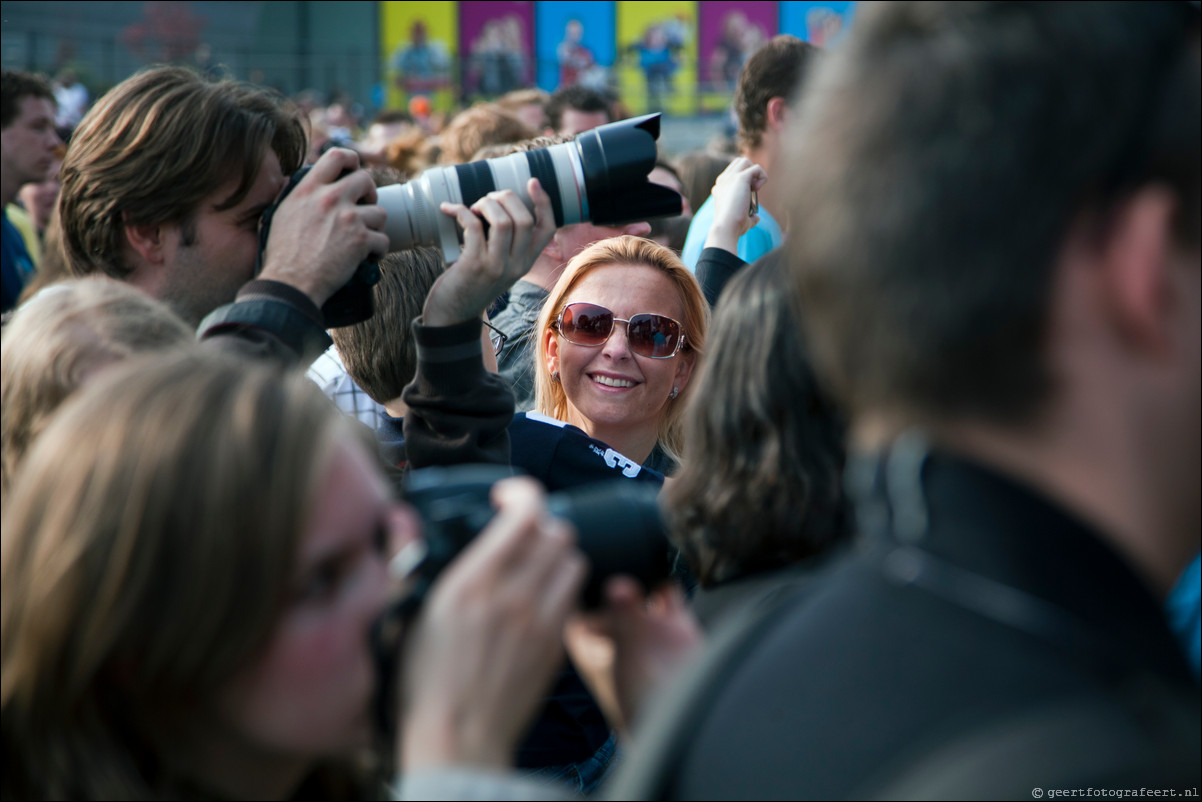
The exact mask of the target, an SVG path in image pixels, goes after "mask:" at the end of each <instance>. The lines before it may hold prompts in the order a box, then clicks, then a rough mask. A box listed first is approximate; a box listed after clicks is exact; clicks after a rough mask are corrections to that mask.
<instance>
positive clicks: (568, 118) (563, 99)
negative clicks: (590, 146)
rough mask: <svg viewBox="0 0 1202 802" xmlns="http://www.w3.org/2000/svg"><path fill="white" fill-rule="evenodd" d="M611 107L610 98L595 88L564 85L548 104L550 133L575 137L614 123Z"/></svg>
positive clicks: (548, 131)
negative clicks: (583, 132)
mask: <svg viewBox="0 0 1202 802" xmlns="http://www.w3.org/2000/svg"><path fill="white" fill-rule="evenodd" d="M609 109H610V100H609V98H608V97H606V96H605V95H604V94H602V93H601V92H598V91H597V90H596V89H589V88H588V87H587V86H580V85H579V84H577V85H575V86H568V87H564V88H563V89H559V90H557V91H556V92H555V93H554V94H553V95H551V100H550V101H548V103H547V128H548V130H547V133H548V134H552V133H553V134H558V135H560V136H575V135H576V134H579V133H581V132H582V131H589V130H592V129H593V128H596V127H597V126H599V125H605V124H606V123H609V122H613V118H612V117H611V116H610V110H609Z"/></svg>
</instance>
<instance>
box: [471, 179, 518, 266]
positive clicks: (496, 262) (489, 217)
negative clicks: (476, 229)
mask: <svg viewBox="0 0 1202 802" xmlns="http://www.w3.org/2000/svg"><path fill="white" fill-rule="evenodd" d="M499 194H500V193H497V192H490V193H488V194H487V195H485V196H484V197H483V198H480V200H478V201H476V202H475V203H473V204H472V211H473V212H475V213H476V214H478V215H480V217H482V218H484V220H486V221H487V222H488V237H487V240H486V242H485V245H484V248H485V253H486V254H487V260H486V262H485V263H484V265H483V266H484V268H485V270H486V271H487V275H488V276H489V278H491V279H497V278H499V277H500V276H501V274H502V272H503V270H504V267H505V261H506V259H508V258H509V250H510V248H511V247H512V243H513V229H514V224H513V218H511V217H510V216H509V213H508V212H506V211H505V207H504V206H502V205H501V202H500V199H499V198H498V195H499Z"/></svg>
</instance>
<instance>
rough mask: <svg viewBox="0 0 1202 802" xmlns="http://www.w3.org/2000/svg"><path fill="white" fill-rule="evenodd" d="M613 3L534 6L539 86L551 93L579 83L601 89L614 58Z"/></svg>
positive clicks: (546, 0) (545, 1) (542, 1)
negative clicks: (562, 87) (561, 87)
mask: <svg viewBox="0 0 1202 802" xmlns="http://www.w3.org/2000/svg"><path fill="white" fill-rule="evenodd" d="M615 16H616V11H615V7H614V4H613V2H603V1H601V0H598V2H590V3H583V2H582V3H564V2H550V1H549V0H540V2H537V3H535V5H534V42H535V54H536V57H537V59H538V86H539V88H540V89H545V90H547V91H548V92H554V91H555V90H556V89H558V88H559V87H560V86H569V85H571V84H575V83H579V84H584V85H585V86H592V87H593V88H596V89H603V88H605V86H606V85H607V84H608V82H609V76H610V72H611V70H612V68H613V64H614V56H615V55H616V41H617V32H616V30H615V27H614V19H615Z"/></svg>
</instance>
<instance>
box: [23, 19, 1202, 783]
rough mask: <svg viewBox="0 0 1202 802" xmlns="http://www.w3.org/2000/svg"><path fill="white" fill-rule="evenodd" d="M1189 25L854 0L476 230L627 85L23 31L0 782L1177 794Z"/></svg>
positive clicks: (1193, 51)
mask: <svg viewBox="0 0 1202 802" xmlns="http://www.w3.org/2000/svg"><path fill="white" fill-rule="evenodd" d="M1200 23H1202V14H1200V12H1199V8H1198V4H1197V3H1187V2H1151V3H1149V2H1138V3H1137V2H1129V3H1108V4H1075V3H1048V4H1017V3H1009V2H984V3H971V4H970V3H934V4H932V3H910V2H902V3H881V4H864V7H863V8H861V9H860V10H859V11H858V12H857V18H856V23H855V25H853V26H852V27H851V29H850V30H849V31H848V32H847V35H846V37H845V38H844V39H843V40H842V41H841V43H840V45H839V46H838V47H837V48H835V49H832V50H830V51H829V52H828V51H825V50H821V49H819V48H817V47H814V46H812V45H810V44H807V43H805V42H802V41H801V40H799V39H797V38H795V37H792V36H784V35H782V36H777V37H774V38H773V39H771V40H769V41H767V42H764V43H762V44H761V45H759V46H758V48H757V49H755V51H754V52H752V53H750V55H748V56H747V57H746V59H745V60H744V61H743V62H742V63H741V67H740V69H739V70H738V72H737V74H734V73H732V76H731V77H732V78H733V79H735V83H736V86H735V97H734V112H735V114H736V115H737V118H738V121H739V131H738V141H737V147H736V150H734V151H717V150H707V151H704V152H700V151H699V152H693V153H685V154H671V153H668V152H665V151H661V152H660V153H659V157H658V159H656V160H655V163H654V169H649V171H648V176H647V177H646V181H647V182H650V183H652V184H656V185H660V186H664V187H668V188H670V189H671V190H673V192H675V193H678V194H679V195H680V213H679V214H677V215H672V216H669V217H666V218H659V219H654V220H640V219H627V220H625V221H620V222H615V221H609V222H608V223H607V224H604V225H602V224H599V223H595V222H588V221H585V222H578V223H571V224H567V225H557V222H556V218H557V216H559V217H560V219H561V220H562V209H561V208H560V207H561V205H562V203H563V198H562V195H561V190H562V187H560V186H558V185H557V186H549V185H548V186H544V184H543V183H542V182H540V180H539V178H538V177H529V178H527V177H525V176H523V177H522V178H521V179H520V180H518V181H516V183H513V184H511V185H509V186H502V187H499V188H494V187H484V188H483V189H480V191H479V192H478V193H477V194H475V195H473V196H472V197H470V198H469V197H460V200H463V201H464V202H455V201H454V200H451V201H447V202H444V203H442V204H441V206H440V207H439V208H438V209H437V211H436V212H432V213H434V214H438V215H443V216H444V219H446V220H453V221H454V224H455V228H456V231H457V233H458V242H457V243H456V248H455V250H456V251H457V253H456V254H455V255H454V258H450V257H448V256H447V253H448V251H447V250H446V248H445V244H443V245H444V247H440V243H439V242H427V243H422V244H421V245H419V246H417V247H407V248H405V249H403V250H398V251H395V252H391V253H390V250H391V247H392V245H391V243H392V240H391V239H390V236H389V234H388V233H386V231H387V226H388V224H389V220H388V218H389V213H388V212H387V211H385V209H384V207H383V206H381V205H379V204H378V203H377V201H378V200H379V198H380V192H385V194H386V193H387V191H388V190H386V189H385V188H386V187H389V186H390V185H394V184H403V183H406V182H408V181H410V180H414V179H417V178H418V177H419V176H420V175H422V173H423V172H424V171H426V170H428V169H431V168H435V167H446V166H451V165H463V164H466V163H470V162H478V161H480V160H482V159H490V158H501V157H505V156H510V155H512V154H523V153H524V154H532V155H529V156H528V158H530V159H534V158H535V157H536V155H537V154H539V153H542V152H545V149H547V148H553V147H563V146H569V147H571V146H573V143H574V142H576V141H577V137H578V136H579V135H581V134H583V133H585V132H587V131H590V130H592V129H594V128H596V127H598V126H602V125H605V124H607V123H612V122H616V121H620V120H623V119H626V118H628V117H629V116H630V115H629V114H628V112H627V111H626V109H625V108H624V107H623V105H622V104H621V102H620V100H618V99H616V98H614V97H613V96H611V95H609V94H607V93H605V92H604V91H599V90H597V89H594V88H588V87H584V86H579V85H577V86H573V87H570V88H568V89H564V90H561V91H559V92H556V93H555V94H553V95H547V94H546V93H542V92H539V91H538V90H534V89H519V90H515V91H514V92H511V93H509V94H508V95H506V96H504V97H502V98H500V99H499V100H498V101H496V102H493V103H484V104H478V105H476V106H473V107H471V108H469V109H465V110H463V111H461V112H459V113H458V114H456V115H454V116H453V117H451V118H449V119H445V120H440V119H435V118H434V117H433V116H431V115H428V114H421V113H418V114H415V113H413V110H409V111H400V110H391V111H387V112H383V113H381V114H380V115H379V116H378V117H377V119H376V120H375V121H374V122H372V123H371V124H370V125H368V126H366V127H365V128H364V127H361V126H360V124H359V121H357V120H356V119H355V118H354V114H352V113H351V112H350V110H349V107H348V106H347V105H346V104H333V105H331V106H328V107H325V108H307V107H306V106H305V104H304V103H303V102H294V101H290V100H287V99H285V98H283V97H281V96H279V95H278V94H276V93H274V92H272V91H270V90H267V89H264V88H262V87H258V86H254V85H251V84H248V83H242V82H237V81H233V80H229V79H217V80H215V79H213V78H212V77H210V76H204V75H200V74H198V73H196V72H194V71H191V70H188V69H184V68H180V67H171V66H160V67H153V68H149V69H146V70H144V71H142V72H140V73H138V74H136V75H134V76H131V77H130V78H128V79H127V80H125V81H123V82H122V83H120V84H119V85H117V86H116V87H114V88H113V89H111V90H110V91H108V92H107V93H105V94H104V95H102V96H101V97H99V98H97V99H96V100H95V102H94V104H93V105H92V106H91V108H90V109H89V110H88V111H87V112H86V114H83V116H82V118H80V119H78V120H75V122H73V123H72V124H71V125H72V127H71V129H70V130H65V129H64V130H60V129H59V127H58V123H57V122H56V120H57V119H58V117H57V116H56V115H57V113H58V112H59V111H60V110H61V109H60V108H59V106H60V104H61V103H62V101H61V100H56V93H55V91H54V88H53V87H52V85H51V83H50V82H49V81H47V80H46V79H45V78H44V77H41V76H38V75H35V74H31V73H26V72H19V71H8V70H6V71H4V73H3V87H2V89H3V93H2V94H3V97H2V107H0V125H2V128H3V151H2V154H0V155H2V160H3V179H2V184H0V189H2V190H3V198H0V202H2V204H3V207H4V219H3V301H4V308H3V311H4V327H3V343H2V346H0V349H2V365H0V380H2V386H0V396H2V400H3V406H2V410H0V411H2V416H3V421H2V424H0V447H2V449H3V453H2V454H0V457H2V459H0V467H2V468H3V472H2V475H0V497H2V500H3V504H2V506H3V512H2V514H3V528H2V531H3V535H2V537H3V547H2V554H3V563H2V566H0V579H2V583H0V593H2V595H3V612H2V623H3V630H2V636H0V637H2V649H0V651H2V661H3V680H2V690H0V709H2V711H3V716H2V718H0V722H2V723H0V741H2V744H3V746H2V749H3V755H4V758H3V760H4V771H3V773H2V775H0V795H2V796H3V798H5V799H10V798H11V799H18V798H21V799H25V798H78V799H113V798H121V799H135V798H139V799H161V798H180V797H187V798H219V797H232V798H252V797H253V798H295V797H299V796H313V797H317V798H377V799H378V798H402V799H518V798H525V799H569V798H580V797H582V796H596V797H598V798H618V799H713V798H730V799H760V798H765V799H766V798H791V799H803V798H823V799H849V798H867V797H873V798H900V797H906V798H911V797H918V798H934V797H940V798H966V799H977V798H998V797H1003V798H1010V797H1015V796H1017V797H1022V798H1029V797H1030V796H1031V795H1033V794H1034V795H1035V796H1037V797H1038V796H1039V795H1041V794H1042V793H1045V792H1049V795H1052V794H1051V793H1050V792H1051V791H1053V790H1056V791H1065V790H1066V789H1076V790H1075V791H1072V792H1071V793H1070V794H1066V795H1074V794H1075V795H1078V796H1083V795H1088V792H1090V791H1094V790H1098V791H1100V792H1101V793H1099V794H1098V795H1119V794H1121V793H1122V792H1123V791H1124V790H1125V789H1139V788H1145V789H1148V788H1152V789H1161V790H1164V791H1176V792H1177V793H1178V794H1180V795H1183V796H1184V795H1189V792H1190V791H1192V792H1193V793H1194V794H1195V795H1196V793H1197V791H1196V789H1197V787H1198V778H1199V769H1200V762H1202V761H1200V759H1199V754H1202V748H1200V747H1202V743H1200V741H1202V735H1200V730H1202V727H1200V713H1199V710H1200V705H1199V702H1200V701H1202V699H1200V690H1199V665H1200V657H1199V626H1200V625H1199V574H1198V571H1199V546H1200V540H1199V537H1200V533H1202V502H1200V501H1199V499H1200V496H1199V494H1198V487H1199V485H1200V484H1202V424H1200V417H1199V409H1202V341H1200V338H1199V330H1200V328H1202V273H1200V269H1199V267H1200V264H1202V255H1200V242H1202V229H1200V221H1202V148H1200V147H1199V144H1198V143H1199V142H1200V141H1202V131H1199V126H1200V121H1202V112H1200V109H1199V106H1200V103H1202V38H1200V31H1202V24H1200ZM59 94H60V95H62V93H59ZM649 167H650V163H649ZM465 169H466V170H469V172H464V173H462V174H461V175H465V176H466V175H478V174H477V173H472V172H470V168H465ZM532 174H533V172H532ZM542 175H543V176H544V178H545V175H546V174H545V173H543V174H542ZM564 178H565V180H567V178H570V177H564ZM473 180H477V181H482V180H483V179H479V178H477V179H473ZM556 183H557V184H558V183H559V182H556ZM407 189H408V188H407ZM467 194H468V193H467V192H466V190H465V192H464V196H466V195H467ZM450 197H451V198H452V199H454V198H457V197H459V196H457V195H455V194H452V195H451V196H450ZM266 221H269V223H270V224H269V225H268V224H267V222H266ZM364 263H374V264H376V272H377V273H378V276H377V280H375V283H374V284H370V288H369V289H368V290H366V292H367V293H368V294H369V295H370V301H371V302H370V309H369V314H367V315H366V316H364V315H360V316H359V319H357V320H353V321H350V322H346V321H342V322H340V324H339V325H337V326H336V327H331V326H330V325H329V324H328V319H327V317H326V312H325V311H323V309H325V310H328V309H329V307H328V306H327V303H328V302H329V301H330V299H331V298H333V297H335V296H336V294H339V293H341V292H342V291H344V288H345V287H347V286H348V283H351V282H352V277H356V278H355V279H354V281H358V280H359V278H358V277H359V276H361V275H362V272H363V271H362V270H361V265H363V264H364ZM465 466H476V467H481V466H488V467H489V470H488V471H485V472H477V473H464V472H463V470H464V468H465ZM469 476H488V477H489V479H488V482H487V483H486V484H485V485H484V486H483V487H481V488H478V489H476V490H473V489H472V488H473V486H472V485H471V480H469V479H468V478H465V477H469ZM497 477H502V478H499V479H498V478H497ZM431 488H433V499H434V500H433V501H430V500H429V498H430V497H431V496H430V494H431V492H432V491H431ZM477 491H478V493H479V495H480V497H481V498H485V497H486V498H487V502H486V503H484V504H483V506H484V508H485V509H486V514H484V515H479V514H478V512H479V509H478V507H479V506H480V505H478V504H476V503H475V496H472V495H471V494H472V493H473V492H477ZM585 491H587V492H589V493H592V494H593V495H592V496H590V498H594V499H595V498H600V499H601V503H600V504H599V505H598V504H595V503H594V504H591V505H586V504H584V503H582V502H576V501H573V499H579V498H583V496H579V495H576V494H580V493H582V492H585ZM636 491H637V492H636ZM419 498H420V499H421V500H420V501H419ZM643 499H649V501H647V502H646V503H647V504H649V505H650V509H652V510H657V511H658V512H657V513H656V515H655V516H654V517H655V518H656V519H657V520H658V522H659V525H658V526H652V527H649V531H646V532H643V531H642V528H641V527H640V526H637V525H636V523H635V522H636V519H638V514H639V513H640V511H641V509H642V508H641V506H640V505H641V504H642V503H643V501H642V500H643ZM573 505H576V506H573ZM573 510H574V512H573ZM573 516H576V517H573ZM581 516H583V518H582V517H581ZM573 521H574V522H575V523H572V522H573ZM586 530H587V533H588V537H587V538H586V537H585V533H586ZM650 530H658V531H650ZM463 532H466V534H462V533H463ZM598 532H600V533H601V535H600V536H599V537H598V536H597V533H598ZM648 555H649V556H648ZM599 578H600V579H599ZM1087 789H1088V791H1087Z"/></svg>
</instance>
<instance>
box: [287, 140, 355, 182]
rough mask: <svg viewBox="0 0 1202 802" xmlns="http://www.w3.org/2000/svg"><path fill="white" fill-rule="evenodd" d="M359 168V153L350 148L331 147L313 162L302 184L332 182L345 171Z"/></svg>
mask: <svg viewBox="0 0 1202 802" xmlns="http://www.w3.org/2000/svg"><path fill="white" fill-rule="evenodd" d="M358 169H359V154H358V153H355V151H353V150H350V149H349V148H330V149H329V150H327V151H326V152H325V153H323V154H321V157H320V158H319V159H318V160H317V161H315V162H314V163H313V167H312V168H311V169H310V170H309V174H308V175H306V176H305V177H304V178H303V179H302V180H301V183H300V185H301V186H303V185H304V184H306V183H313V184H332V183H334V182H335V181H337V180H338V178H339V176H341V175H342V174H343V173H346V172H349V171H353V170H358Z"/></svg>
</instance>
